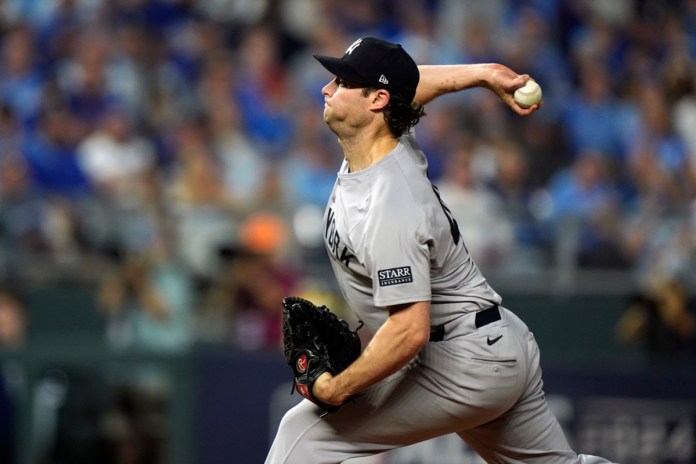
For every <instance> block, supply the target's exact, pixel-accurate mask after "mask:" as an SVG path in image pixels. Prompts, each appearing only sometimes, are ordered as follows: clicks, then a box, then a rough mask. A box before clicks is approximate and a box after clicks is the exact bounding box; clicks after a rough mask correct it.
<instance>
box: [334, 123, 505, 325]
mask: <svg viewBox="0 0 696 464" xmlns="http://www.w3.org/2000/svg"><path fill="white" fill-rule="evenodd" d="M426 170H427V161H426V158H425V155H424V154H423V153H422V152H421V151H420V149H419V148H418V147H417V145H416V142H415V139H414V138H413V137H411V136H404V137H402V138H401V141H400V143H399V144H398V145H397V147H396V148H395V149H394V150H393V151H392V153H391V154H390V155H389V156H387V157H385V158H383V159H382V160H381V161H379V162H378V163H376V164H374V165H372V166H370V167H369V168H368V169H365V170H362V171H359V172H355V173H350V172H348V166H347V163H345V162H344V163H343V166H342V167H341V170H340V172H339V174H338V179H337V181H336V185H335V187H334V190H333V193H332V194H331V199H330V201H329V205H328V207H327V210H326V214H325V217H324V220H325V227H326V228H325V231H324V239H325V242H326V246H327V248H328V251H329V254H330V256H331V263H332V265H333V269H334V273H335V274H336V278H337V279H338V283H339V286H340V288H341V290H342V292H343V296H344V297H345V299H346V301H347V302H348V305H349V306H350V308H351V309H353V310H354V311H355V313H356V315H357V316H358V317H359V318H360V319H361V320H363V321H364V322H365V323H366V325H367V326H368V327H369V328H370V329H372V330H373V332H374V331H375V330H376V329H377V328H378V327H379V326H380V325H381V324H382V323H383V322H384V320H385V318H386V311H385V309H386V308H385V307H386V306H389V305H395V304H400V303H413V302H417V301H430V302H431V310H430V313H431V325H433V326H438V325H441V324H445V323H447V322H448V321H451V320H453V319H456V318H457V317H459V316H460V315H461V314H462V313H466V312H473V311H478V310H480V309H484V308H488V307H490V306H492V305H494V304H499V303H500V302H501V298H500V296H499V295H498V294H497V293H496V292H495V291H493V289H492V288H491V287H490V285H488V282H486V279H485V278H484V277H483V275H482V274H481V272H479V270H478V268H477V267H476V264H475V263H474V261H473V260H472V258H471V255H469V252H468V251H467V249H466V246H465V245H464V243H462V239H461V236H460V235H459V230H458V229H457V225H456V220H455V219H454V218H453V217H452V215H451V213H450V212H449V210H448V209H447V207H446V206H445V204H444V203H443V202H442V201H441V200H440V197H439V194H438V192H437V190H436V188H435V187H434V186H433V184H431V183H430V181H429V180H428V177H427V173H426Z"/></svg>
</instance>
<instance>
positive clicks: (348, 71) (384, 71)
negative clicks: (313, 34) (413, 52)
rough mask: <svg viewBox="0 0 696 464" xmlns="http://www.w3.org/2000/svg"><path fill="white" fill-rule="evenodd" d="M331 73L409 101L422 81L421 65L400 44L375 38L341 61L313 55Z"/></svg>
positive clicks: (356, 46) (355, 45) (362, 41)
mask: <svg viewBox="0 0 696 464" xmlns="http://www.w3.org/2000/svg"><path fill="white" fill-rule="evenodd" d="M314 58H316V59H317V60H318V61H319V63H321V64H322V66H324V67H325V68H326V69H327V70H328V71H329V72H330V73H331V74H333V75H335V76H337V77H340V78H341V79H345V80H346V81H348V82H351V83H356V84H360V85H365V86H369V87H375V88H378V89H386V90H388V91H389V93H390V94H392V95H401V96H402V97H404V98H406V99H407V100H408V101H409V102H411V101H413V97H415V95H416V87H417V86H418V80H419V79H420V73H419V72H418V65H416V62H415V61H413V58H411V56H410V55H409V54H408V53H406V51H405V50H404V49H403V48H402V47H401V45H399V44H395V43H391V42H387V41H386V40H382V39H377V38H375V37H364V38H362V39H358V40H356V41H355V42H353V44H352V45H351V46H350V47H348V49H347V50H346V53H345V54H344V55H343V56H342V57H341V58H334V57H330V56H323V55H314Z"/></svg>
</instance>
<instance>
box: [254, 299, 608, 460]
mask: <svg viewBox="0 0 696 464" xmlns="http://www.w3.org/2000/svg"><path fill="white" fill-rule="evenodd" d="M500 312H501V316H502V318H501V320H499V321H496V322H493V323H490V324H488V325H485V326H483V327H480V328H478V329H477V328H476V327H475V326H474V314H467V315H465V316H462V317H461V318H459V319H458V320H457V321H456V323H449V324H447V326H446V334H445V337H444V340H443V341H440V342H431V343H428V345H427V346H426V347H425V348H423V349H422V350H421V352H420V353H419V354H418V356H417V357H416V359H415V360H414V361H413V362H411V363H410V364H409V365H408V366H406V367H405V368H404V369H402V370H401V371H399V372H398V373H396V374H394V375H393V376H391V377H389V378H387V379H385V380H384V381H382V382H380V383H378V384H376V385H374V386H372V387H370V388H369V389H367V390H366V391H364V392H363V393H361V394H360V395H359V396H358V397H357V398H356V399H355V400H354V401H353V402H351V403H348V404H346V405H344V406H343V407H342V408H341V409H340V410H339V411H338V412H336V413H333V414H329V415H326V416H324V417H320V416H321V415H322V413H323V410H321V409H319V408H318V407H316V406H315V405H314V404H313V403H311V402H309V401H307V400H304V401H302V402H301V403H300V404H298V405H297V406H295V407H294V408H292V409H291V410H290V411H288V412H287V413H286V415H285V416H284V418H283V420H282V421H281V424H280V426H279V429H278V432H277V435H276V437H275V440H274V442H273V445H272V446H271V449H270V452H269V454H268V457H267V459H266V464H337V463H342V462H344V461H348V460H350V459H351V458H356V457H361V456H369V455H373V454H377V453H380V452H383V451H387V450H390V449H393V448H397V447H401V446H407V445H411V444H413V443H417V442H420V441H424V440H428V439H430V438H434V437H436V436H440V435H445V434H450V433H457V434H458V435H459V436H460V437H462V439H463V440H464V441H466V443H467V444H468V445H469V446H471V448H473V449H474V450H475V451H476V452H477V453H478V454H479V455H480V456H481V457H482V458H483V459H484V460H485V461H486V462H489V463H505V464H512V463H530V464H531V463H533V464H560V463H578V464H580V463H582V464H600V463H608V462H609V461H607V460H605V459H603V458H599V457H595V456H589V455H578V454H577V453H575V452H574V451H573V450H572V449H571V447H570V445H569V444H568V441H567V440H566V437H565V435H564V433H563V431H562V429H561V427H560V425H559V423H558V421H557V420H556V418H555V417H554V416H553V414H552V413H551V411H550V410H549V407H548V404H547V403H546V399H545V396H544V392H543V391H542V386H543V383H542V379H541V369H540V367H539V347H538V345H537V343H536V341H535V339H534V335H533V334H532V333H531V332H530V331H529V329H528V328H527V326H526V325H525V324H524V323H523V322H522V321H521V320H520V319H519V318H518V317H517V316H516V315H514V314H513V313H512V312H510V311H508V310H506V309H504V308H500ZM500 335H502V337H500V338H499V339H498V340H496V338H498V337H499V336H500ZM491 342H493V343H491Z"/></svg>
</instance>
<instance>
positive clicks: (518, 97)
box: [513, 79, 542, 108]
mask: <svg viewBox="0 0 696 464" xmlns="http://www.w3.org/2000/svg"><path fill="white" fill-rule="evenodd" d="M541 95H542V94H541V86H540V85H539V84H537V82H536V81H534V80H532V79H530V80H528V81H527V83H526V84H525V85H523V86H522V87H520V88H519V89H517V90H515V93H514V95H513V96H514V98H515V101H516V102H517V104H519V105H520V106H521V107H522V108H529V107H530V106H532V105H536V104H537V103H539V102H540V101H541Z"/></svg>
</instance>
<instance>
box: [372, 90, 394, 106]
mask: <svg viewBox="0 0 696 464" xmlns="http://www.w3.org/2000/svg"><path fill="white" fill-rule="evenodd" d="M369 98H370V109H371V110H376V111H380V110H383V109H384V108H385V107H386V106H387V103H389V99H390V98H391V97H390V95H389V91H387V90H385V89H376V90H374V91H373V92H371V93H370V95H369Z"/></svg>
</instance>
